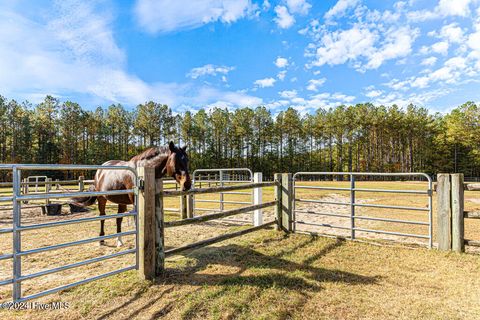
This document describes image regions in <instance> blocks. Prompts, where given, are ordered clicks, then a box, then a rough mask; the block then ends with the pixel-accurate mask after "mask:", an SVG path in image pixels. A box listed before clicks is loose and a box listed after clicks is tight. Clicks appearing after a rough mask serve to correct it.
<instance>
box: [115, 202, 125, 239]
mask: <svg viewBox="0 0 480 320" xmlns="http://www.w3.org/2000/svg"><path fill="white" fill-rule="evenodd" d="M124 212H127V205H126V204H119V205H118V213H124ZM122 220H123V218H117V233H121V232H122ZM121 246H123V241H122V237H121V236H119V237H118V238H117V247H121Z"/></svg>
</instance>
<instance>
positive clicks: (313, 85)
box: [307, 78, 327, 91]
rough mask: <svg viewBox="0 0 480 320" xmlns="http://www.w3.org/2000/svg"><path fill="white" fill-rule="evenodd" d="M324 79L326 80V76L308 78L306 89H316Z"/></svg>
mask: <svg viewBox="0 0 480 320" xmlns="http://www.w3.org/2000/svg"><path fill="white" fill-rule="evenodd" d="M325 81H327V79H326V78H321V79H311V80H308V85H307V90H309V91H318V88H319V87H321V86H322V85H323V84H324V83H325Z"/></svg>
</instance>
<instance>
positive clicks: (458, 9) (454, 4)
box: [407, 0, 474, 22]
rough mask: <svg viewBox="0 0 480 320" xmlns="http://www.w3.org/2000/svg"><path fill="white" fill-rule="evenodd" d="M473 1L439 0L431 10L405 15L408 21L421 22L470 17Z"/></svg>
mask: <svg viewBox="0 0 480 320" xmlns="http://www.w3.org/2000/svg"><path fill="white" fill-rule="evenodd" d="M473 1H474V0H440V1H439V2H438V5H437V6H436V7H435V8H434V9H433V10H432V11H429V10H420V11H412V12H409V13H408V14H407V17H408V18H409V20H412V21H415V22H421V21H425V20H430V19H436V18H441V17H447V16H459V17H466V16H468V15H470V4H471V3H472V2H473Z"/></svg>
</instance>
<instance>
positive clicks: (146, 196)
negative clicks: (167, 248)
mask: <svg viewBox="0 0 480 320" xmlns="http://www.w3.org/2000/svg"><path fill="white" fill-rule="evenodd" d="M137 173H138V178H139V181H140V182H141V183H140V188H139V189H140V190H139V192H138V272H139V276H140V278H142V279H146V280H152V279H154V278H155V169H154V168H148V167H138V168H137ZM142 181H143V182H142Z"/></svg>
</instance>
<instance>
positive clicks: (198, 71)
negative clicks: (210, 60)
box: [187, 64, 235, 79]
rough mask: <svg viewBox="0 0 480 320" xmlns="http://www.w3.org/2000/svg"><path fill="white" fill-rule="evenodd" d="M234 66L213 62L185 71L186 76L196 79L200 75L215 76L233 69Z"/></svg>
mask: <svg viewBox="0 0 480 320" xmlns="http://www.w3.org/2000/svg"><path fill="white" fill-rule="evenodd" d="M234 69H235V67H228V66H215V65H213V64H206V65H204V66H202V67H197V68H193V69H192V70H190V72H189V73H187V77H189V78H192V79H197V78H199V77H202V76H207V75H210V76H216V75H217V74H223V75H225V74H228V73H229V72H230V71H232V70H234Z"/></svg>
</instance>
